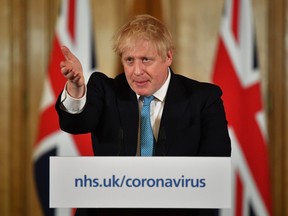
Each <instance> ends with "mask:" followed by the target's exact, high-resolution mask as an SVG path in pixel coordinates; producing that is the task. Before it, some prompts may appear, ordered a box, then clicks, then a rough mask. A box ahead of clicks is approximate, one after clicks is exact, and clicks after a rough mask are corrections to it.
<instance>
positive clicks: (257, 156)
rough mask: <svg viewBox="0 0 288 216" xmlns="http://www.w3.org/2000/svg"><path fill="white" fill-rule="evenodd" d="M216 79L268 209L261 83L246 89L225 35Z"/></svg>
mask: <svg viewBox="0 0 288 216" xmlns="http://www.w3.org/2000/svg"><path fill="white" fill-rule="evenodd" d="M213 82H214V83H216V84H218V85H220V86H221V88H222V90H223V92H224V94H223V100H224V105H225V110H226V114H227V119H228V123H229V125H230V127H232V128H233V129H234V130H235V134H236V136H237V139H238V140H239V144H240V147H241V149H242V151H243V153H244V156H245V158H246V161H247V163H248V165H249V167H250V171H251V174H252V175H253V179H254V180H255V182H256V184H257V187H258V190H259V191H260V194H261V196H262V197H263V200H264V203H265V205H266V206H267V208H268V209H269V208H271V197H270V184H269V173H268V168H269V162H268V152H267V146H266V145H267V144H266V143H265V140H264V137H263V136H262V133H261V131H260V127H259V125H258V123H257V121H256V114H257V113H256V112H258V111H260V110H262V104H261V95H260V86H259V83H257V84H255V85H252V86H250V87H249V88H247V89H245V88H243V87H242V86H241V83H240V81H239V78H238V77H237V74H236V71H235V68H234V67H233V64H232V62H231V60H230V57H229V55H228V53H227V50H226V47H225V45H224V43H223V41H222V39H220V42H219V47H218V53H217V58H216V62H215V68H214V74H213ZM269 211H270V212H271V209H269Z"/></svg>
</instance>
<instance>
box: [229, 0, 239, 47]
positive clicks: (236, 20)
mask: <svg viewBox="0 0 288 216" xmlns="http://www.w3.org/2000/svg"><path fill="white" fill-rule="evenodd" d="M232 4H233V5H232V6H233V10H232V11H233V14H232V23H231V25H232V26H231V27H232V32H233V35H234V38H235V41H236V42H237V43H238V42H239V35H238V31H239V30H238V29H239V23H240V19H239V14H240V13H239V12H240V8H239V6H240V5H239V4H240V2H239V0H234V1H233V2H232Z"/></svg>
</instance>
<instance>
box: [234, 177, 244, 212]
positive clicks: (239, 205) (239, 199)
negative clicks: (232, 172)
mask: <svg viewBox="0 0 288 216" xmlns="http://www.w3.org/2000/svg"><path fill="white" fill-rule="evenodd" d="M235 206H236V208H235V216H242V215H243V207H244V206H243V182H242V181H241V178H240V176H239V173H238V172H237V173H236V199H235Z"/></svg>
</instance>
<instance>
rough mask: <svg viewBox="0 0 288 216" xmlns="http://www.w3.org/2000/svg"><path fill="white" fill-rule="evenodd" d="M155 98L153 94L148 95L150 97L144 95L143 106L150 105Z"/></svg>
mask: <svg viewBox="0 0 288 216" xmlns="http://www.w3.org/2000/svg"><path fill="white" fill-rule="evenodd" d="M153 98H154V97H153V95H151V96H148V97H143V106H149V105H150V103H151V101H152V100H153Z"/></svg>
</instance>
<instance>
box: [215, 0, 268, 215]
mask: <svg viewBox="0 0 288 216" xmlns="http://www.w3.org/2000/svg"><path fill="white" fill-rule="evenodd" d="M221 22H222V24H221V29H220V36H219V43H218V51H217V54H216V59H215V65H214V72H213V82H214V83H216V84H218V85H219V86H221V88H222V90H223V92H224V94H223V100H224V105H225V109H226V114H227V119H228V124H229V133H230V137H231V141H232V156H231V157H232V191H233V192H232V193H233V194H232V208H231V209H230V210H222V211H221V212H220V215H227V216H228V215H229V216H231V215H235V216H252V215H258V216H265V215H271V194H270V180H269V161H268V160H269V158H268V152H267V138H266V134H267V133H266V131H265V130H266V126H265V113H264V110H263V105H262V95H261V86H260V71H259V67H258V66H259V65H258V59H257V49H256V40H255V32H254V24H253V18H252V8H251V2H250V0H226V1H225V8H224V14H223V17H222V21H221Z"/></svg>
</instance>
